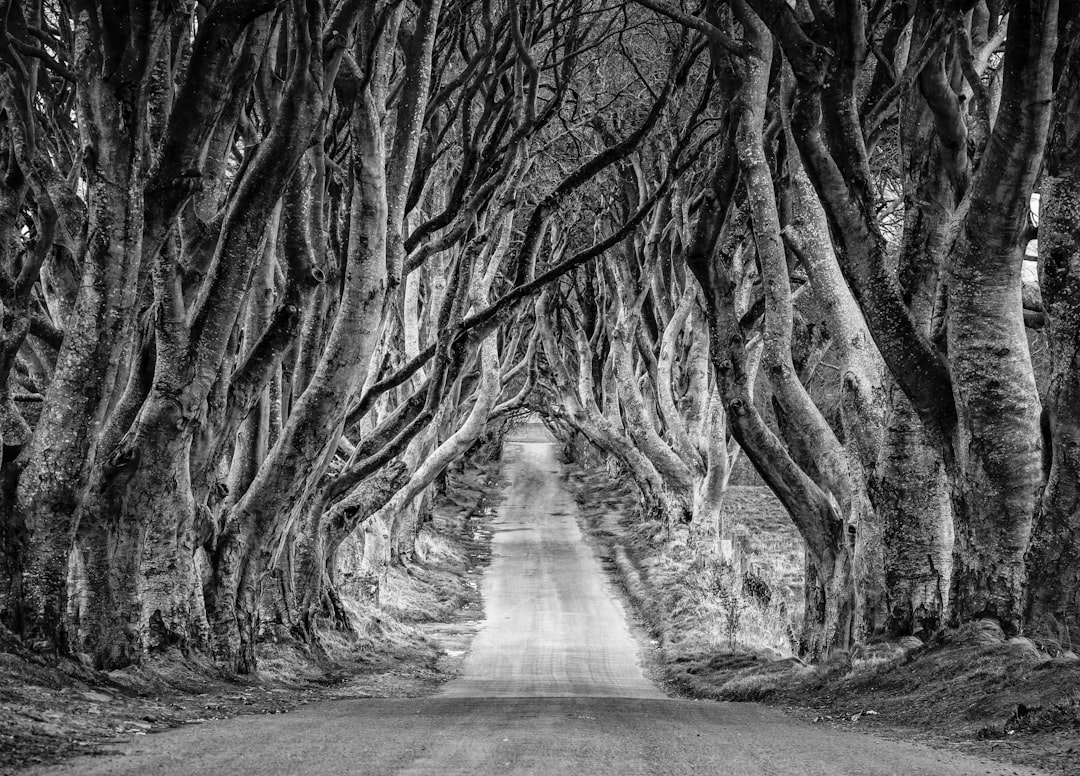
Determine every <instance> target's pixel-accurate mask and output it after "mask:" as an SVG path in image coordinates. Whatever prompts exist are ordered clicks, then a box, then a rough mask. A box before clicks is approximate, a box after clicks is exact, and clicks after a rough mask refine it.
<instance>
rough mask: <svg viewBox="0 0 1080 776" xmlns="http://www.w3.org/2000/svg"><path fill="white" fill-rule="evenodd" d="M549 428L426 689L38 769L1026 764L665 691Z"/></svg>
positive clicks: (85, 775) (977, 767)
mask: <svg viewBox="0 0 1080 776" xmlns="http://www.w3.org/2000/svg"><path fill="white" fill-rule="evenodd" d="M561 475H562V467H561V464H560V463H559V460H558V457H557V455H556V446H555V445H554V444H553V443H552V442H551V441H549V440H544V441H523V440H521V439H519V440H518V441H511V442H508V443H507V445H506V452H505V455H504V460H503V476H504V477H505V478H506V479H507V480H508V482H509V485H508V487H507V490H506V492H505V499H504V501H503V503H502V504H501V506H500V507H499V512H498V515H497V517H496V519H495V521H494V523H493V530H494V537H493V540H492V541H493V547H492V550H493V559H492V563H491V565H490V567H489V568H488V569H487V571H486V572H485V574H484V579H483V585H482V593H483V598H484V609H485V619H484V622H483V624H482V626H481V627H480V630H479V631H478V633H477V635H476V637H475V639H474V641H473V644H472V647H471V650H470V652H469V654H468V656H467V657H466V660H465V665H464V668H463V670H462V672H461V675H460V676H459V677H458V678H457V679H455V680H453V681H451V682H449V683H448V684H446V685H445V686H444V687H443V688H442V691H441V692H440V693H439V694H438V695H435V696H432V697H427V698H419V699H415V698H414V699H392V700H383V699H351V700H340V701H328V702H324V703H318V704H312V705H309V706H305V707H304V708H302V709H300V710H298V711H295V712H292V713H288V714H280V715H270V716H247V717H237V718H234V719H229V720H220V721H215V722H212V723H207V724H202V725H192V726H188V727H183V728H177V729H174V730H168V731H165V732H162V733H156V734H152V735H148V736H141V737H139V738H138V739H137V740H136V741H135V742H133V743H132V744H130V745H127V747H126V748H125V749H123V750H122V751H121V753H120V754H116V755H106V756H99V757H80V758H77V759H74V760H70V761H68V762H66V763H64V764H62V765H59V766H53V767H49V768H40V769H36V770H33V771H31V773H33V774H41V775H42V776H46V775H47V776H76V775H78V776H106V775H108V776H187V775H188V774H208V775H210V776H286V775H288V776H316V775H317V776H344V775H346V774H372V775H375V774H377V775H378V776H390V775H393V776H458V775H459V774H460V775H462V776H495V775H496V774H497V775H498V776H517V775H518V774H536V775H537V776H549V775H551V776H555V775H558V774H566V775H567V776H570V775H571V774H573V775H574V776H591V775H592V774H596V775H598V776H604V775H607V774H611V775H612V776H614V775H615V774H618V776H635V775H637V774H658V775H659V774H663V775H664V776H668V775H672V776H674V775H678V774H710V775H711V776H728V775H730V776H766V775H768V776H846V775H850V776H887V775H889V776H892V775H895V776H953V775H956V776H959V775H960V774H963V775H964V776H968V775H970V776H976V775H977V776H987V775H988V774H989V775H992V776H996V775H997V774H1017V775H1021V776H1027V775H1028V774H1038V773H1041V771H1037V770H1032V769H1030V768H1022V767H1019V766H1005V765H1002V764H999V763H993V762H989V761H985V760H980V759H978V758H974V757H967V756H964V755H960V754H956V753H953V752H947V751H940V750H936V749H931V748H928V747H924V746H919V745H915V744H908V743H903V742H896V741H889V740H885V739H881V738H878V737H875V736H873V735H869V734H863V733H854V732H844V731H837V730H832V729H830V728H828V727H825V726H817V725H811V724H808V723H805V722H802V721H798V720H795V719H792V718H790V717H788V716H785V715H784V714H782V713H780V712H778V711H775V710H772V709H769V708H766V707H763V706H759V705H757V704H750V703H718V702H712V701H692V700H682V699H675V698H669V697H667V696H666V695H665V693H664V692H663V690H662V689H661V688H660V687H659V686H657V685H656V684H654V683H652V682H651V681H649V680H648V679H647V678H646V676H645V675H644V673H643V672H642V669H641V662H640V657H639V655H640V652H641V647H640V645H639V644H638V642H637V641H636V640H635V638H634V635H633V633H632V632H631V630H630V627H629V625H628V622H627V618H626V614H625V612H624V611H623V608H622V606H621V604H620V602H619V600H618V598H617V596H616V594H615V592H614V591H613V589H612V587H611V583H610V582H609V581H608V579H607V578H606V576H605V575H604V572H603V570H602V569H601V567H600V563H599V561H598V560H597V559H596V557H595V556H594V555H593V553H592V551H591V549H590V548H589V546H588V545H587V544H586V543H585V541H584V538H583V536H582V534H581V531H580V530H579V528H578V522H577V514H578V513H577V505H576V504H575V502H574V500H573V498H572V497H571V496H570V494H569V493H568V492H567V490H566V487H565V485H564V484H563V480H562V477H561Z"/></svg>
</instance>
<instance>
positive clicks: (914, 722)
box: [568, 466, 1080, 776]
mask: <svg viewBox="0 0 1080 776" xmlns="http://www.w3.org/2000/svg"><path fill="white" fill-rule="evenodd" d="M568 480H569V482H570V485H571V487H572V489H573V492H574V493H575V496H576V498H577V499H578V501H579V503H580V504H581V508H582V516H583V521H584V526H583V528H584V529H585V530H586V531H587V533H588V534H589V536H590V537H591V538H592V540H593V542H594V544H595V546H596V547H597V551H598V552H599V553H600V555H601V557H602V558H603V559H604V560H605V566H606V567H607V568H608V569H609V570H610V571H611V573H612V574H613V575H614V576H615V579H616V581H617V582H618V584H619V586H620V587H621V588H622V589H623V590H624V591H625V593H626V596H627V598H628V599H629V601H630V602H631V604H632V605H633V607H634V609H635V610H636V611H637V613H638V614H639V616H640V618H641V620H642V621H643V624H644V626H645V627H646V628H647V629H648V630H649V631H650V635H651V637H652V639H653V642H654V644H655V645H656V649H655V650H654V651H653V658H654V659H655V661H656V662H657V664H658V665H657V666H654V672H656V673H659V674H661V675H662V676H663V677H664V679H665V681H666V682H667V683H668V685H669V687H670V688H671V689H672V690H673V691H674V692H676V693H679V694H683V695H685V696H687V697H696V698H713V699H717V700H731V701H760V702H763V703H768V704H771V705H777V706H781V707H784V708H786V709H787V710H789V711H790V712H792V713H794V714H796V715H798V716H800V717H803V718H805V719H807V720H808V721H810V722H813V723H816V724H826V725H832V726H836V727H840V728H844V729H852V730H862V731H867V732H873V733H876V734H878V735H883V736H886V737H890V738H900V739H903V740H911V741H920V742H923V743H930V744H933V745H935V746H940V747H947V748H956V749H960V750H963V751H965V752H969V753H972V754H978V755H980V756H983V757H987V758H991V759H996V760H1000V761H1004V762H1013V763H1019V764H1024V765H1033V766H1037V767H1042V768H1044V769H1046V770H1047V771H1049V772H1051V773H1056V774H1063V775H1064V774H1070V775H1071V776H1075V775H1076V774H1078V773H1080V660H1078V659H1077V657H1076V655H1075V654H1073V653H1065V654H1059V655H1056V656H1051V655H1050V654H1048V653H1046V652H1043V651H1041V650H1039V649H1038V648H1037V647H1036V646H1035V645H1034V644H1033V643H1032V642H1031V641H1029V640H1027V639H1023V638H1018V639H1006V638H1005V636H1004V634H1003V633H1002V632H1001V630H1000V628H998V627H997V626H996V624H994V623H992V622H978V623H973V624H970V625H968V626H965V627H964V628H962V629H960V630H957V631H950V632H946V633H943V634H941V635H940V636H938V637H937V638H936V639H935V640H934V641H933V642H931V643H929V644H923V643H922V642H920V641H919V640H918V639H914V638H909V639H904V640H901V641H899V642H883V643H878V644H872V645H866V646H859V647H857V648H856V649H854V650H853V651H852V652H851V653H850V654H844V655H840V656H837V657H836V658H834V659H833V660H832V661H831V662H829V663H828V664H825V665H807V664H805V663H803V662H802V661H801V660H799V659H798V658H797V657H796V656H794V655H793V654H792V640H791V636H792V635H793V634H794V633H795V632H797V629H798V625H799V623H798V618H799V616H800V613H799V608H800V605H801V604H800V600H801V595H802V588H801V577H802V563H803V556H802V552H801V542H800V540H799V537H798V534H797V533H796V532H795V529H794V526H792V525H791V522H790V520H789V519H788V518H787V516H786V513H784V512H783V509H782V507H780V506H779V505H778V504H777V503H776V501H775V499H774V498H773V497H772V496H771V494H769V493H768V491H767V490H765V489H759V488H739V489H734V490H733V493H732V494H731V497H730V498H729V500H728V502H727V504H726V505H725V510H726V515H725V521H726V522H727V524H728V526H729V528H731V530H730V532H729V533H730V535H731V536H732V541H733V545H734V546H728V547H726V548H724V552H723V553H722V554H721V553H717V552H715V551H714V550H715V549H716V548H715V547H713V546H710V542H709V541H708V540H705V539H701V538H692V537H689V536H688V534H687V533H686V532H685V531H681V530H674V531H673V530H670V529H665V528H664V527H663V526H661V525H659V524H658V523H642V522H641V520H640V519H639V518H638V516H637V515H636V513H635V509H634V501H635V497H634V494H633V493H632V492H631V491H630V488H629V487H628V486H627V485H626V484H625V483H623V482H621V481H617V480H613V479H611V478H610V477H608V476H607V475H605V474H604V473H602V472H584V471H582V470H580V469H577V468H574V467H573V466H571V467H569V470H568ZM778 510H779V511H778ZM721 557H724V558H731V559H733V560H731V561H728V562H721V561H719V560H718V559H719V558H721ZM758 583H761V585H764V588H762V587H760V586H759V584H758ZM765 588H767V590H765Z"/></svg>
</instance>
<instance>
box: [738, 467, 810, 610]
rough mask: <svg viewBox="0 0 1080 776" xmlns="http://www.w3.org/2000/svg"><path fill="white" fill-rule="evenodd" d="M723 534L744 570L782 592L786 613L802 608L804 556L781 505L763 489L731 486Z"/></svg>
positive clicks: (800, 544)
mask: <svg viewBox="0 0 1080 776" xmlns="http://www.w3.org/2000/svg"><path fill="white" fill-rule="evenodd" d="M723 515H724V526H725V533H726V534H727V535H728V536H730V537H731V539H732V543H733V545H734V546H735V548H736V557H737V558H738V557H740V556H741V560H742V565H743V568H744V570H746V571H749V572H751V573H753V574H756V575H758V576H760V577H763V578H765V579H767V580H768V581H769V582H770V583H772V585H773V586H774V587H775V588H778V589H780V590H782V591H783V592H784V597H785V599H786V601H787V604H788V607H789V610H790V611H792V612H795V611H797V610H798V609H799V608H800V607H801V606H802V596H803V577H804V573H805V571H804V563H805V553H804V549H803V541H802V537H801V536H799V532H798V530H797V529H796V528H795V524H794V523H793V522H791V517H790V516H789V515H788V512H787V510H786V509H784V505H783V504H781V503H780V500H779V499H778V498H777V497H776V496H775V495H774V494H773V492H772V491H771V490H769V489H768V488H766V487H755V486H751V485H733V486H732V487H731V488H730V489H729V490H728V494H727V496H726V497H725V498H724V510H723Z"/></svg>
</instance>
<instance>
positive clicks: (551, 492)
mask: <svg viewBox="0 0 1080 776" xmlns="http://www.w3.org/2000/svg"><path fill="white" fill-rule="evenodd" d="M551 441H552V440H551V439H550V438H548V437H547V435H546V434H537V433H536V431H535V430H534V431H532V433H529V434H528V435H521V434H519V435H517V436H516V437H515V441H513V442H509V443H508V444H507V446H506V453H505V455H504V456H503V476H504V477H505V478H506V479H508V480H509V481H510V486H509V487H508V488H507V490H506V492H505V493H504V500H503V503H502V504H501V506H500V508H499V514H498V517H497V518H496V519H495V521H494V523H493V524H492V530H493V531H494V537H493V538H492V547H491V549H492V562H491V566H490V567H489V568H488V569H487V571H486V572H485V574H484V581H483V587H482V589H481V592H482V594H483V600H484V619H485V624H484V626H483V627H482V628H481V630H480V631H479V633H477V635H476V638H475V640H474V641H473V644H472V649H471V650H470V652H469V654H468V656H467V658H466V661H465V668H464V670H463V672H462V675H461V677H460V678H458V679H456V680H454V681H452V682H450V683H449V684H447V685H446V687H445V688H444V690H443V692H442V693H441V695H442V696H443V697H447V698H521V697H529V696H533V697H622V698H663V697H664V695H663V693H661V692H660V690H659V689H658V688H657V687H656V686H655V685H653V684H652V683H650V682H648V681H647V680H646V679H645V677H644V675H643V674H642V672H641V668H640V667H639V665H638V660H637V652H638V644H637V642H636V641H635V640H634V638H633V636H631V634H630V629H629V628H628V627H627V623H626V617H625V615H624V614H623V611H622V609H621V607H620V606H619V604H618V603H617V602H616V600H615V598H614V596H613V595H612V591H611V589H610V587H609V583H608V581H607V580H606V578H605V576H604V572H603V570H602V569H601V567H600V563H599V562H598V561H597V559H596V556H595V555H593V553H592V551H591V550H590V549H589V547H588V546H587V545H586V544H585V541H584V539H583V537H582V535H581V530H580V529H579V528H578V523H577V520H576V519H575V515H576V514H577V504H576V503H575V502H574V499H573V498H572V497H571V495H570V494H569V493H568V492H567V490H566V488H565V487H564V486H563V483H562V479H561V477H560V475H561V472H562V468H561V466H560V464H559V462H558V460H556V458H555V445H554V444H551Z"/></svg>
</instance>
